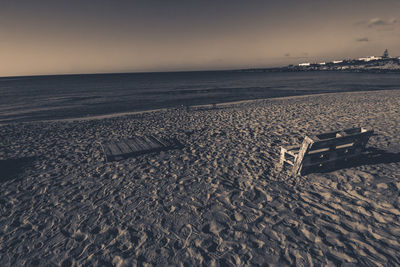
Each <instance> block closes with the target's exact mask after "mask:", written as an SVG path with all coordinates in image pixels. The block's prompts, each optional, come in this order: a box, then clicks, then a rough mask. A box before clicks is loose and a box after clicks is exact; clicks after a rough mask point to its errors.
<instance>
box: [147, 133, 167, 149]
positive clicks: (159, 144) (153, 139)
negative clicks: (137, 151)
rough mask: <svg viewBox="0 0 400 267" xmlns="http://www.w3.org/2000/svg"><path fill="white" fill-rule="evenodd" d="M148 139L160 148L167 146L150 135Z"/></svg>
mask: <svg viewBox="0 0 400 267" xmlns="http://www.w3.org/2000/svg"><path fill="white" fill-rule="evenodd" d="M148 138H149V139H150V140H152V141H153V143H155V144H157V145H158V146H160V147H165V145H164V144H163V143H161V142H160V141H159V140H158V139H157V138H155V137H154V136H152V135H150V136H148Z"/></svg>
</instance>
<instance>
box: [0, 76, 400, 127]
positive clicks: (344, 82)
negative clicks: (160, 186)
mask: <svg viewBox="0 0 400 267" xmlns="http://www.w3.org/2000/svg"><path fill="white" fill-rule="evenodd" d="M396 89H400V74H398V73H397V74H396V73H351V72H333V71H325V72H324V71H315V72H244V71H197V72H166V73H121V74H82V75H53V76H26V77H3V78H0V124H5V123H14V122H29V121H42V120H58V119H71V118H83V117H91V116H99V115H110V114H117V113H125V112H134V111H144V110H151V109H159V108H178V107H182V106H193V105H204V104H217V103H224V102H232V101H239V100H250V99H263V98H272V97H282V96H294V95H307V94H317V93H332V92H345V91H371V90H396Z"/></svg>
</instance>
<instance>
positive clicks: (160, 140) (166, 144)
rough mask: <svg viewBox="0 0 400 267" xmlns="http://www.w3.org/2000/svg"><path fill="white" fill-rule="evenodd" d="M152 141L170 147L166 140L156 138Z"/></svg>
mask: <svg viewBox="0 0 400 267" xmlns="http://www.w3.org/2000/svg"><path fill="white" fill-rule="evenodd" d="M154 139H156V140H157V141H158V142H159V143H160V144H162V145H163V146H165V147H169V146H170V145H171V143H170V142H166V140H165V139H163V138H156V137H154Z"/></svg>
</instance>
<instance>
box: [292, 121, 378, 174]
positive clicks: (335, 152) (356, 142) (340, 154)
mask: <svg viewBox="0 0 400 267" xmlns="http://www.w3.org/2000/svg"><path fill="white" fill-rule="evenodd" d="M372 134H373V130H366V129H364V128H361V127H360V128H351V129H346V130H343V131H336V132H330V133H324V134H319V135H315V136H306V137H305V138H304V141H303V143H302V145H301V147H300V150H299V154H298V156H297V159H296V162H295V164H294V168H293V172H294V174H300V172H301V170H302V169H303V168H306V167H311V166H318V165H323V164H325V163H327V162H334V161H338V160H340V159H347V158H350V157H354V156H357V155H359V154H360V153H361V152H362V151H363V150H364V149H365V146H366V144H367V143H368V140H369V138H370V137H371V135H372Z"/></svg>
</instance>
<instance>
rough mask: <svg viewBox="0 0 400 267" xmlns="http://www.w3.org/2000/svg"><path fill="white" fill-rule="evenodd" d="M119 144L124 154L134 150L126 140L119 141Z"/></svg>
mask: <svg viewBox="0 0 400 267" xmlns="http://www.w3.org/2000/svg"><path fill="white" fill-rule="evenodd" d="M117 145H118V147H119V149H120V150H121V151H122V153H123V154H131V153H132V152H133V151H132V149H131V148H130V147H129V145H127V144H126V142H125V141H121V142H119V143H117Z"/></svg>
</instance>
